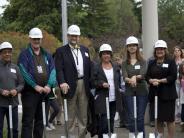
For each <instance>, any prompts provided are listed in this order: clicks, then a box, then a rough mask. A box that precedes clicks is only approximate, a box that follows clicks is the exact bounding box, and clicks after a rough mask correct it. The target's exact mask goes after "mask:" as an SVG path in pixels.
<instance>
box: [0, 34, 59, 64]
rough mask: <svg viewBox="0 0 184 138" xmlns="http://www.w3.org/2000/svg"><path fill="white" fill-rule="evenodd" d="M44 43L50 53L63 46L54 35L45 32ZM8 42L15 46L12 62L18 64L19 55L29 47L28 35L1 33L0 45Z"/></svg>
mask: <svg viewBox="0 0 184 138" xmlns="http://www.w3.org/2000/svg"><path fill="white" fill-rule="evenodd" d="M43 36H44V38H43V41H42V47H43V48H45V49H46V50H47V51H49V52H50V53H53V52H55V50H56V48H57V47H59V46H60V45H61V43H60V41H59V40H58V39H57V38H55V37H54V36H53V35H51V34H48V33H47V32H45V31H43ZM4 41H8V42H10V43H11V44H12V45H13V57H12V61H13V62H14V63H16V62H17V58H18V55H19V53H20V51H21V50H22V49H25V48H26V47H27V44H28V42H29V38H28V35H25V34H22V33H20V32H1V33H0V43H2V42H4Z"/></svg>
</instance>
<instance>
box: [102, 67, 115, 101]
mask: <svg viewBox="0 0 184 138" xmlns="http://www.w3.org/2000/svg"><path fill="white" fill-rule="evenodd" d="M103 70H104V72H105V76H106V78H107V81H108V84H109V85H110V88H109V101H110V102H112V101H115V100H116V96H115V86H114V74H113V68H111V69H103Z"/></svg>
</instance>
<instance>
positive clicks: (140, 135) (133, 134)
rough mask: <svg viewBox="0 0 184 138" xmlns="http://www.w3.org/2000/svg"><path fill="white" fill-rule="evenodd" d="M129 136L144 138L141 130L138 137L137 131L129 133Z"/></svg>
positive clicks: (130, 137)
mask: <svg viewBox="0 0 184 138" xmlns="http://www.w3.org/2000/svg"><path fill="white" fill-rule="evenodd" d="M129 138H143V132H139V133H138V134H137V137H136V136H135V133H129Z"/></svg>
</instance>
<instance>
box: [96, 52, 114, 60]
mask: <svg viewBox="0 0 184 138" xmlns="http://www.w3.org/2000/svg"><path fill="white" fill-rule="evenodd" d="M103 52H109V53H110V55H111V58H112V57H113V54H112V52H111V51H101V52H100V53H99V57H100V58H101V57H102V53H103Z"/></svg>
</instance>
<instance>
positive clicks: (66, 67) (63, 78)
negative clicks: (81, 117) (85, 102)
mask: <svg viewBox="0 0 184 138" xmlns="http://www.w3.org/2000/svg"><path fill="white" fill-rule="evenodd" d="M80 51H81V53H82V58H83V68H84V84H85V91H86V93H87V95H89V92H90V65H91V61H90V57H89V51H88V49H87V48H86V47H84V46H80ZM54 59H55V66H56V77H57V81H58V85H60V84H62V83H68V85H69V86H70V89H69V92H68V93H67V95H66V97H67V98H72V97H73V95H74V94H75V91H76V87H77V77H78V76H77V75H78V74H77V68H76V65H75V61H74V58H73V55H72V52H71V48H70V46H69V45H68V44H67V45H65V46H62V47H60V48H58V49H57V50H56V53H55V57H54Z"/></svg>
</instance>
